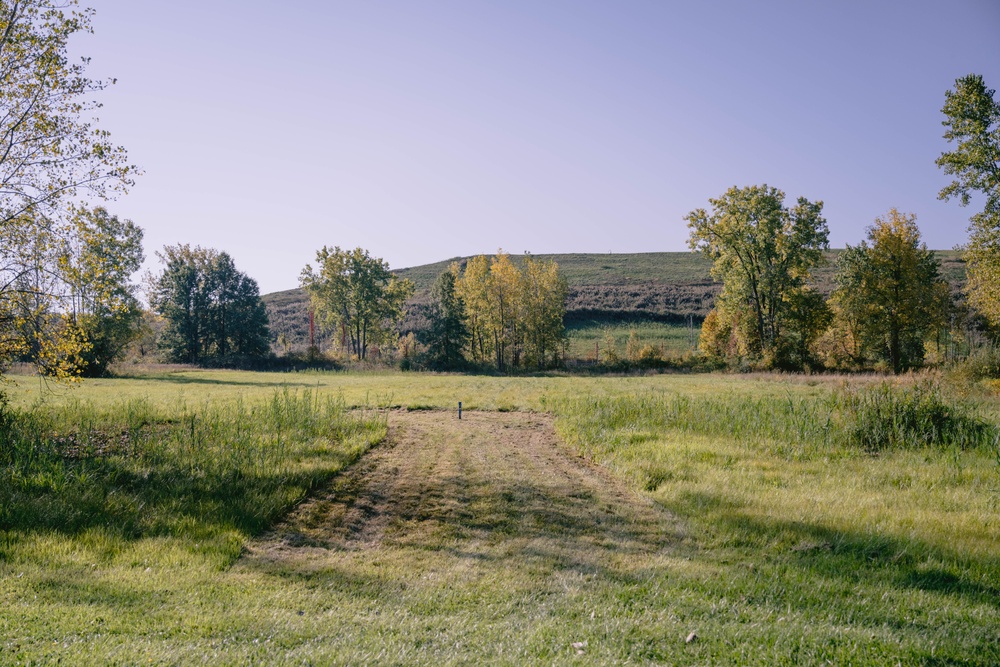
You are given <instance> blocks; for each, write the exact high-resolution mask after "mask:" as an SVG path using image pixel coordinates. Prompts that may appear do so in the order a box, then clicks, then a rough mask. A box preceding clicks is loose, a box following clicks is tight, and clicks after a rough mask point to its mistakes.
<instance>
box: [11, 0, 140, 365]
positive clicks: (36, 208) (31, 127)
mask: <svg viewBox="0 0 1000 667" xmlns="http://www.w3.org/2000/svg"><path fill="white" fill-rule="evenodd" d="M75 7H76V2H75V1H74V0H66V1H64V2H57V3H52V2H47V1H44V0H17V1H14V2H8V1H3V0H0V367H2V366H3V364H4V363H6V362H8V361H10V360H11V358H12V357H13V356H14V355H19V354H23V353H25V351H26V349H27V348H30V347H31V346H32V345H36V346H37V348H38V349H36V350H34V352H36V353H37V354H36V359H37V360H39V361H40V362H42V363H43V365H47V367H48V370H49V371H50V372H53V373H55V374H57V375H66V374H72V373H74V372H76V370H78V368H79V365H78V362H79V360H80V355H81V353H83V352H84V351H85V350H86V349H87V343H86V340H85V339H84V338H82V337H81V336H80V335H79V330H78V329H76V328H75V327H73V326H70V324H69V322H68V321H67V319H66V318H67V313H68V312H70V311H71V308H72V302H73V296H72V295H70V294H69V292H70V291H71V290H70V288H69V286H68V284H67V282H66V280H65V279H64V276H63V275H61V274H60V270H61V265H60V261H61V258H65V256H66V255H65V249H66V247H67V245H80V244H82V245H84V246H85V245H86V241H83V240H81V239H80V238H78V237H77V233H78V232H79V229H78V226H77V224H76V223H75V221H74V218H75V217H76V212H77V211H78V210H79V209H80V208H81V207H82V206H83V204H82V202H83V200H85V199H86V200H91V201H92V200H94V199H98V200H100V199H107V198H110V197H113V196H114V195H116V194H118V193H123V192H125V191H126V190H127V189H128V187H129V186H130V185H131V184H132V178H133V176H134V175H135V173H136V169H135V167H134V166H132V165H130V164H128V161H127V154H126V152H125V150H124V149H123V148H121V147H120V146H116V145H114V144H113V143H112V142H111V139H110V135H109V134H108V132H107V131H105V130H103V129H100V128H99V127H97V126H96V125H95V121H94V120H93V112H94V111H95V110H96V109H97V108H99V107H100V104H99V103H97V102H96V101H95V100H94V95H95V94H96V93H98V92H99V91H100V90H102V89H103V88H104V87H105V85H106V84H105V83H104V82H102V81H95V80H92V79H90V78H89V77H88V76H87V72H86V66H87V59H82V60H70V58H69V56H68V44H69V40H70V39H71V38H72V37H73V35H75V34H77V33H86V32H90V30H91V25H90V20H91V16H92V12H91V11H90V10H84V11H77V10H76V9H75ZM94 278H95V279H96V278H97V277H96V276H94ZM100 280H105V277H101V278H100ZM91 287H92V288H94V289H99V288H98V287H97V283H96V282H91ZM42 321H47V323H48V324H47V325H46V326H47V333H46V335H45V336H44V337H43V338H41V339H34V341H32V340H29V339H26V338H25V336H24V333H25V331H26V330H28V329H36V330H37V329H38V327H37V325H38V324H39V323H40V322H42Z"/></svg>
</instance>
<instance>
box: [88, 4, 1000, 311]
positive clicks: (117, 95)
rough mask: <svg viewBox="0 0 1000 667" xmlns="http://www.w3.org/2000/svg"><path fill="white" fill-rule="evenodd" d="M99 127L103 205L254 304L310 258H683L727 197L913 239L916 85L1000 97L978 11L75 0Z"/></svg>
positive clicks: (937, 210) (937, 225)
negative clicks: (897, 227) (959, 83)
mask: <svg viewBox="0 0 1000 667" xmlns="http://www.w3.org/2000/svg"><path fill="white" fill-rule="evenodd" d="M82 4H83V5H85V6H90V7H93V8H94V9H95V10H96V16H95V18H94V22H93V27H94V33H93V34H92V35H83V36H78V37H77V38H76V39H75V41H74V42H73V44H72V49H73V52H74V53H75V54H77V55H86V56H89V57H91V62H90V66H89V70H88V72H89V74H90V75H91V76H92V77H93V78H103V79H107V78H111V77H114V78H115V79H116V80H117V83H116V84H115V85H113V86H111V87H110V88H109V89H108V90H105V91H104V92H102V93H101V94H100V96H99V101H101V102H102V103H103V104H104V106H103V108H102V109H101V111H100V126H101V127H102V128H103V129H106V130H108V131H110V132H111V134H112V137H113V139H114V140H115V141H116V142H117V143H120V144H121V145H123V146H125V147H126V148H127V149H128V151H129V156H130V160H131V161H132V162H134V163H135V164H137V165H138V166H139V167H140V168H141V169H142V170H143V175H142V176H141V177H139V178H138V179H137V182H136V184H135V186H134V188H132V190H131V192H129V194H127V195H126V196H124V197H120V198H119V199H118V200H117V201H114V202H111V203H109V204H108V205H107V206H108V208H109V210H111V211H112V212H113V213H116V214H117V215H119V216H121V217H125V218H129V219H131V220H133V221H134V222H136V223H137V224H138V225H139V226H141V227H142V228H143V229H144V230H145V247H146V254H147V268H149V269H152V270H154V271H156V270H158V267H159V264H158V262H157V260H156V257H155V251H156V250H158V249H162V247H163V246H164V245H166V244H170V245H173V244H177V243H190V244H192V245H201V246H204V247H211V248H216V249H218V250H223V251H226V252H228V253H229V254H230V255H231V256H232V257H233V259H234V260H235V262H236V265H237V267H238V268H239V269H240V270H242V271H244V272H245V273H247V274H249V275H250V276H251V277H253V278H255V279H256V280H257V281H258V283H259V284H260V288H261V292H262V293H268V292H273V291H278V290H284V289H290V288H293V287H296V286H297V285H298V276H299V273H300V272H301V270H302V269H303V267H304V266H305V265H306V264H307V263H309V262H310V261H313V260H314V259H315V254H316V250H318V249H319V248H321V247H322V246H330V247H332V246H340V247H342V248H354V247H356V246H360V247H363V248H366V249H368V250H369V252H370V253H371V254H372V255H373V256H376V257H381V258H383V259H385V260H386V261H387V262H388V263H389V264H390V266H391V267H392V268H403V267H407V266H415V265H419V264H426V263H430V262H435V261H439V260H443V259H447V258H450V257H456V256H465V255H473V254H480V253H492V252H495V251H496V250H497V249H499V248H503V249H504V250H506V251H507V252H510V253H514V254H520V253H522V252H531V253H534V254H542V253H568V252H602V253H604V252H616V253H617V252H652V251H683V250H687V237H688V229H687V224H686V222H685V221H684V219H683V218H684V216H685V215H686V214H687V213H688V212H690V211H691V210H693V209H696V208H700V207H708V199H709V198H712V197H718V196H719V195H721V194H722V193H723V192H725V191H726V190H727V189H728V188H730V187H732V186H747V185H757V184H763V183H766V184H768V185H771V186H774V187H777V188H780V189H781V190H783V191H784V192H785V193H786V197H787V198H786V203H788V204H794V202H795V200H796V199H797V198H798V197H806V198H807V199H809V200H813V201H815V200H822V201H823V202H824V204H825V206H824V209H823V211H824V215H825V217H826V219H827V221H828V224H829V227H830V241H831V245H833V246H834V247H843V246H844V245H845V244H848V243H850V244H857V243H858V242H860V241H861V240H862V239H863V238H864V234H865V228H866V227H867V226H868V225H870V224H872V222H873V221H874V219H875V217H876V216H879V215H882V214H884V213H885V212H886V211H888V210H889V209H890V208H892V207H896V208H898V209H900V210H901V211H905V212H912V213H915V214H916V215H917V223H918V225H919V226H920V228H921V231H922V233H923V236H924V239H925V241H926V242H927V244H928V246H930V247H931V248H937V249H948V248H952V247H954V246H956V245H958V244H961V243H963V242H964V241H965V240H966V233H965V229H966V226H967V221H968V217H969V216H970V215H971V214H972V213H973V212H974V210H973V209H974V206H975V202H974V203H973V206H971V207H969V208H964V209H963V208H961V207H960V206H959V205H958V203H957V202H956V201H951V202H942V201H939V200H938V199H937V193H938V191H939V190H940V189H941V188H942V187H943V186H944V185H946V184H947V182H948V179H947V177H946V176H945V175H944V174H943V173H942V172H941V171H940V169H938V168H937V166H936V165H935V164H934V160H935V159H936V158H937V157H938V156H939V155H940V154H941V152H942V151H944V150H947V149H948V144H947V142H946V141H945V140H944V139H943V138H942V133H943V127H942V126H941V120H942V118H943V116H942V114H941V107H942V105H943V104H944V93H945V91H946V90H948V89H950V88H952V87H953V86H954V83H955V79H957V78H959V77H961V76H964V75H966V74H970V73H976V74H981V75H983V77H984V78H985V80H986V83H987V85H988V86H990V87H991V88H1000V39H998V37H997V36H998V34H1000V2H997V1H996V0H942V1H940V2H930V1H927V0H905V1H894V0H884V1H871V0H867V1H855V0H838V1H837V2H811V1H805V0H796V1H788V2H745V1H742V0H733V1H718V2H668V1H667V0H657V1H644V0H616V1H614V2H612V1H610V0H605V1H601V2H591V1H587V0H572V1H571V0H528V1H523V2H522V1H518V0H506V1H504V2H499V1H498V2H480V1H476V0H455V1H453V2H452V1H445V2H442V1H436V0H429V1H426V2H413V1H406V2H384V1H379V0H371V1H365V2H339V1H313V0H293V1H289V2H283V3H277V2H273V1H264V0H241V1H239V2H236V1H235V0H232V1H227V0H198V1H195V0H172V1H171V2H149V1H137V0H90V1H89V2H88V1H87V0H82Z"/></svg>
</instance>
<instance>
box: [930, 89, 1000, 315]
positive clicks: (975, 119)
mask: <svg viewBox="0 0 1000 667" xmlns="http://www.w3.org/2000/svg"><path fill="white" fill-rule="evenodd" d="M941 111H942V112H943V113H944V115H945V119H944V120H943V121H942V122H941V124H942V125H944V126H945V127H946V128H947V129H946V131H945V133H944V138H945V139H947V140H948V142H949V143H951V142H956V144H957V145H956V146H955V148H954V150H951V151H946V152H944V153H942V154H941V157H939V158H938V159H937V165H938V166H939V167H941V168H942V169H943V170H944V173H946V174H948V175H950V176H953V177H954V180H952V182H951V183H949V184H948V185H947V186H945V187H944V188H942V189H941V192H940V193H939V194H938V197H939V198H940V199H945V200H947V199H951V198H953V197H957V198H958V200H959V203H960V204H961V205H962V206H968V205H969V203H970V202H971V201H972V195H973V194H975V193H978V194H979V195H981V196H983V197H984V199H985V201H984V204H983V210H982V211H980V212H978V213H976V214H974V215H973V216H972V218H971V219H970V225H969V244H968V246H967V248H966V254H965V259H966V264H967V269H968V273H969V280H968V284H967V288H966V289H967V292H968V295H969V302H970V303H971V304H972V305H973V307H975V308H976V309H977V310H979V311H980V312H981V313H982V314H983V315H984V316H985V317H986V319H987V320H988V321H989V322H990V323H991V324H992V325H993V326H994V327H997V328H998V330H1000V102H998V101H997V100H996V99H994V91H993V90H991V89H989V88H987V87H986V83H985V82H984V81H983V77H982V76H980V75H978V74H970V75H968V76H965V77H962V78H961V79H958V80H956V81H955V89H954V90H949V91H947V92H945V104H944V108H943V109H941Z"/></svg>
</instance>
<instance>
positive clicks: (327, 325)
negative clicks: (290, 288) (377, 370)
mask: <svg viewBox="0 0 1000 667" xmlns="http://www.w3.org/2000/svg"><path fill="white" fill-rule="evenodd" d="M316 264H317V267H316V269H313V267H312V266H311V265H309V264H307V265H306V267H305V268H304V269H303V270H302V273H301V275H300V277H299V282H300V284H301V285H302V287H303V288H304V289H305V290H306V292H307V293H308V294H309V300H310V303H311V305H312V307H313V310H314V311H315V314H316V317H317V319H318V321H319V323H320V326H322V327H323V328H324V329H326V330H327V331H333V332H336V331H338V330H340V331H342V332H343V333H344V334H345V338H346V339H347V340H346V341H345V342H347V343H348V344H349V346H350V352H351V354H352V355H353V356H354V357H355V358H357V359H359V360H365V359H367V357H368V350H369V347H370V346H371V345H373V344H374V345H385V344H387V343H391V342H392V339H393V338H394V337H395V335H396V331H395V327H396V325H397V324H398V323H399V321H400V320H402V318H403V314H404V311H403V306H404V304H405V303H406V300H407V299H408V298H409V297H410V295H412V294H413V289H414V287H413V283H412V282H411V281H409V280H400V279H399V278H397V277H396V276H395V275H393V273H392V272H391V271H390V270H389V265H388V264H387V263H386V262H384V261H383V260H382V259H381V258H378V257H372V256H371V255H369V254H368V251H367V250H364V249H362V248H355V249H354V250H341V249H340V247H338V246H334V247H333V248H332V249H331V248H328V247H326V246H323V248H322V249H320V250H318V251H317V252H316Z"/></svg>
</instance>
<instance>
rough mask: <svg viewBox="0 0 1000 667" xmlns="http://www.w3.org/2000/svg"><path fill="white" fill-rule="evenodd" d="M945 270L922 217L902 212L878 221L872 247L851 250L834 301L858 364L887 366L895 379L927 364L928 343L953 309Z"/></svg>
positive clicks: (865, 244)
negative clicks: (924, 235) (923, 233)
mask: <svg viewBox="0 0 1000 667" xmlns="http://www.w3.org/2000/svg"><path fill="white" fill-rule="evenodd" d="M868 242H870V243H871V245H869V244H868ZM939 266H940V265H939V263H938V261H937V259H936V258H935V257H934V254H933V253H932V252H931V251H929V250H928V249H927V246H926V245H925V244H923V243H921V242H920V231H919V229H918V228H917V225H916V216H915V215H912V214H909V215H907V214H904V213H900V212H899V211H897V210H896V209H892V210H890V211H889V213H888V214H887V215H886V216H885V217H882V218H876V219H875V224H874V225H872V226H871V227H869V228H868V241H862V242H861V244H860V245H858V246H854V247H852V246H848V247H847V250H845V252H844V253H843V254H842V255H841V256H840V260H839V271H838V273H837V283H838V288H837V290H836V292H834V295H833V301H834V303H835V304H836V306H837V316H838V318H839V319H840V320H841V322H842V323H841V324H839V325H838V327H837V329H838V330H841V331H842V330H847V331H849V332H850V340H851V343H852V349H850V350H849V351H848V352H849V355H850V356H851V357H853V358H854V359H855V361H856V362H857V363H859V364H861V365H866V364H868V363H872V362H881V363H884V364H886V365H887V366H888V368H889V369H890V370H892V371H893V372H895V373H898V372H900V371H902V370H906V369H908V368H914V367H917V366H920V365H921V364H922V363H923V359H924V340H925V339H926V338H927V337H928V336H929V335H931V334H932V333H934V332H936V331H937V330H938V329H940V328H941V327H943V326H945V320H946V318H947V313H948V309H949V306H950V296H949V293H948V285H947V283H946V282H945V281H943V280H941V278H940V277H939V272H938V271H939ZM845 338H846V337H845Z"/></svg>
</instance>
